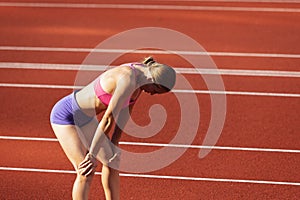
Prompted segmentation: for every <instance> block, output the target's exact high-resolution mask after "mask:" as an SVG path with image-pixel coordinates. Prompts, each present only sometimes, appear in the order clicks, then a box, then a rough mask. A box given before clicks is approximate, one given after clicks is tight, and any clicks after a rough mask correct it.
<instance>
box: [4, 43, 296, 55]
mask: <svg viewBox="0 0 300 200" xmlns="http://www.w3.org/2000/svg"><path fill="white" fill-rule="evenodd" d="M0 50H1V51H49V52H52V51H54V52H79V53H87V52H88V53H89V52H93V53H132V54H164V55H170V54H179V55H194V56H207V55H209V56H226V57H227V56H228V57H270V58H300V54H282V53H251V52H250V53H241V52H199V51H162V50H132V49H92V48H71V47H70V48H68V47H24V46H0Z"/></svg>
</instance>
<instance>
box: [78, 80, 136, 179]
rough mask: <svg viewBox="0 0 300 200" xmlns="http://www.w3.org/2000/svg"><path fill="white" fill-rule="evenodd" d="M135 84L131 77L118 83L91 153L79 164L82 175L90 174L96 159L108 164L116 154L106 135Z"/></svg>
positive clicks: (97, 131) (94, 139) (100, 124)
mask: <svg viewBox="0 0 300 200" xmlns="http://www.w3.org/2000/svg"><path fill="white" fill-rule="evenodd" d="M134 87H135V85H134V84H133V83H132V82H131V80H130V78H120V80H119V81H118V82H117V84H116V88H115V91H114V94H113V96H112V98H111V100H110V103H109V105H108V107H107V109H106V111H105V113H104V115H103V117H102V119H101V121H100V123H99V125H98V128H97V130H96V132H95V135H94V138H93V140H92V143H91V146H90V149H89V153H88V155H87V156H86V158H85V159H84V160H83V162H82V163H81V164H80V165H79V171H80V173H81V174H82V175H85V176H88V175H89V174H90V173H91V172H92V171H93V170H94V168H95V167H96V159H95V158H97V159H98V160H99V161H101V162H102V163H103V164H106V165H107V164H108V163H109V162H110V159H112V158H113V156H114V153H115V152H114V150H113V148H114V147H113V146H114V145H113V144H112V143H111V141H110V140H109V138H108V137H107V136H106V135H107V134H108V132H109V130H110V129H111V127H112V125H113V124H114V121H115V119H118V115H119V113H120V111H121V110H122V108H123V106H124V104H125V102H126V100H127V99H128V97H129V96H130V95H131V94H132V92H133V91H134Z"/></svg>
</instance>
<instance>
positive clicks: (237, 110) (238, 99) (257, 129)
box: [0, 88, 300, 149]
mask: <svg viewBox="0 0 300 200" xmlns="http://www.w3.org/2000/svg"><path fill="white" fill-rule="evenodd" d="M70 92H71V90H64V89H60V90H58V89H32V88H1V94H3V95H2V96H3V97H4V98H3V100H2V106H3V113H4V114H2V115H0V117H1V120H2V121H5V122H6V123H5V124H2V125H1V126H0V130H1V135H11V136H29V137H46V138H47V137H49V136H50V137H51V136H53V135H52V131H51V128H50V124H49V115H50V111H51V108H52V106H53V105H54V103H55V102H56V101H58V100H59V99H60V98H61V97H63V96H64V95H66V94H68V93H70ZM32 96H34V97H35V98H34V99H32ZM197 97H198V98H199V99H198V100H199V105H200V112H201V113H200V116H201V119H200V122H199V125H200V128H199V131H198V134H197V137H196V139H195V140H194V144H201V143H202V140H203V137H204V136H205V134H206V131H207V128H208V125H209V122H210V115H211V110H210V109H211V105H210V98H209V95H197ZM168 98H169V99H173V100H172V101H169V102H166V101H165V100H166V98H165V97H163V96H156V97H153V98H148V97H146V95H143V96H142V97H141V100H140V101H138V102H137V105H136V106H135V108H134V109H135V111H134V112H133V116H132V118H133V119H134V120H135V122H136V123H138V124H139V125H142V126H145V125H147V124H148V123H150V121H149V120H150V119H149V116H148V110H149V108H150V106H151V105H152V104H155V103H159V104H162V105H163V106H165V108H166V109H167V113H169V112H170V113H173V112H175V111H174V108H177V109H179V107H178V103H177V102H176V101H175V99H176V98H175V97H174V96H173V95H171V94H169V95H168ZM19 99H22V101H21V103H20V101H19ZM298 102H299V99H298V98H281V97H256V96H253V97H249V96H228V97H227V116H226V121H225V126H224V128H223V132H222V135H221V137H220V139H219V141H218V145H221V146H222V145H224V146H241V147H263V148H283V149H298V147H299V146H300V144H299V142H297V141H299V140H298V139H297V138H298V137H299V135H298V133H297V127H298V120H297V116H298V114H297V113H298V112H299V106H298V105H299V104H298ZM241 103H242V104H241ZM166 104H167V105H166ZM32 105H35V106H32ZM147 105H148V106H149V107H148V106H147ZM170 106H171V107H170ZM170 108H172V109H173V110H170ZM177 112H178V113H179V110H178V111H176V112H175V113H177ZM32 113H34V115H33V114H32ZM179 115H180V114H178V115H177V114H172V115H170V116H169V118H168V120H167V124H166V126H165V127H164V128H163V129H162V131H161V132H160V133H159V134H157V135H155V137H151V138H147V139H138V138H135V137H133V136H129V135H126V134H125V135H124V137H123V140H124V141H138V142H139V141H141V142H156V143H165V142H166V141H170V140H171V139H172V138H173V137H174V134H175V133H176V132H177V130H178V126H179V121H178V120H179V119H180V117H179ZM16 124H18V126H16ZM174 125H175V126H174ZM171 127H172V128H171ZM41 130H44V131H41ZM186 130H187V131H189V128H187V129H186ZM241 130H242V132H243V134H242V135H241ZM53 137H54V136H53Z"/></svg>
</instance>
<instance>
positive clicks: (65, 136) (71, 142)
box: [51, 124, 94, 200]
mask: <svg viewBox="0 0 300 200" xmlns="http://www.w3.org/2000/svg"><path fill="white" fill-rule="evenodd" d="M51 125H52V128H53V131H54V133H55V135H56V137H57V139H58V141H59V143H60V145H61V146H62V148H63V150H64V152H65V153H66V155H67V157H68V159H69V160H70V161H71V163H72V164H73V166H74V168H75V169H76V171H78V170H77V169H78V165H79V164H80V163H81V162H82V161H83V159H84V158H85V155H86V153H87V151H88V150H87V149H86V147H85V146H84V145H83V143H82V141H81V139H80V138H79V136H78V132H77V130H76V128H75V126H72V125H56V124H51ZM93 176H94V173H93V174H92V175H90V176H88V177H85V176H82V175H80V174H79V173H78V172H77V177H76V180H75V182H74V185H73V191H72V196H73V199H78V200H79V199H80V200H81V199H83V200H84V199H88V192H89V188H90V184H91V182H92V179H93Z"/></svg>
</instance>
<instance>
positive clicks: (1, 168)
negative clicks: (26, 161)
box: [0, 167, 300, 186]
mask: <svg viewBox="0 0 300 200" xmlns="http://www.w3.org/2000/svg"><path fill="white" fill-rule="evenodd" d="M0 170H2V171H19V172H40V173H62V174H76V172H75V171H72V170H54V169H36V168H17V167H0ZM96 175H101V172H96ZM120 176H123V177H133V178H150V179H170V180H184V181H209V182H225V183H226V182H227V183H251V184H267V185H289V186H300V183H299V182H282V181H265V180H242V179H225V178H201V177H186V176H165V175H148V174H128V173H120Z"/></svg>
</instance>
